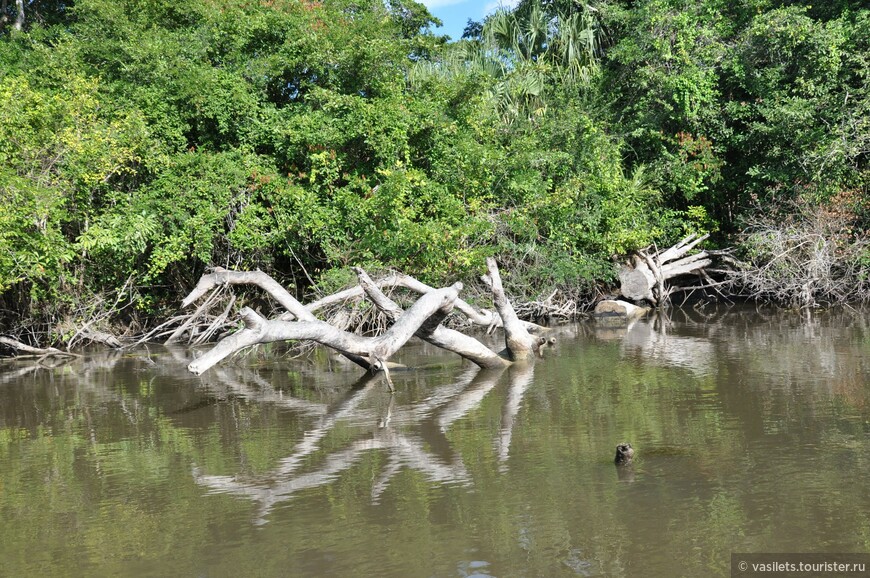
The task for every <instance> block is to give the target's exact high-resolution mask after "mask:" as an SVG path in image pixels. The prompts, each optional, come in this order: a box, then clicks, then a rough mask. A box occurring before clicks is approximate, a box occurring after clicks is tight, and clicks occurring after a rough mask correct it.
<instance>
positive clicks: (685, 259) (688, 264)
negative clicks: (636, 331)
mask: <svg viewBox="0 0 870 578" xmlns="http://www.w3.org/2000/svg"><path fill="white" fill-rule="evenodd" d="M707 237H709V235H703V236H701V237H698V236H697V235H694V234H692V235H689V236H688V237H686V238H685V239H683V240H682V241H680V242H679V243H677V244H676V245H674V246H673V247H670V248H668V249H665V250H664V251H659V250H655V249H654V248H653V250H650V249H645V250H641V251H637V252H636V253H635V254H634V255H632V257H631V260H630V262H629V263H627V264H626V265H625V266H623V267H622V269H621V270H620V272H619V282H620V293H621V294H622V296H623V297H625V298H627V299H629V300H631V301H636V302H639V301H648V302H650V303H652V304H653V305H656V306H659V305H664V304H665V303H667V301H668V299H669V297H670V295H671V293H673V292H674V291H689V290H694V289H705V288H714V287H716V286H718V285H721V283H717V282H716V281H714V280H713V279H712V278H711V277H710V276H709V274H708V271H709V269H708V268H709V267H710V265H712V263H713V258H714V257H716V256H726V255H727V251H698V252H697V253H691V251H692V250H693V249H695V248H696V247H697V246H698V245H700V244H701V243H702V242H704V241H705V240H706V239H707ZM687 275H695V276H697V277H698V278H699V279H700V282H699V284H698V285H695V286H691V287H688V286H677V285H675V284H673V283H670V281H671V280H673V279H676V278H677V277H685V276H687Z"/></svg>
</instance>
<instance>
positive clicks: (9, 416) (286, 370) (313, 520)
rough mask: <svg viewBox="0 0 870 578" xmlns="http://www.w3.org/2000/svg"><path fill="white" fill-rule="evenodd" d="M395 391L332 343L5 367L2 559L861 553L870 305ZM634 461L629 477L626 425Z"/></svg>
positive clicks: (641, 340)
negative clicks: (622, 468)
mask: <svg viewBox="0 0 870 578" xmlns="http://www.w3.org/2000/svg"><path fill="white" fill-rule="evenodd" d="M556 334H557V337H558V340H559V341H558V344H557V346H556V348H555V349H554V350H552V351H549V352H548V353H547V357H546V358H545V359H543V360H540V361H538V362H536V363H535V364H534V365H532V366H529V367H525V368H511V369H509V370H507V371H504V372H501V373H486V372H480V371H477V370H476V369H475V368H473V367H472V366H469V365H467V364H465V363H462V362H460V361H459V360H457V359H456V358H454V357H451V356H449V355H444V354H441V353H439V352H437V351H434V350H432V349H431V348H429V347H427V346H423V345H420V344H415V345H413V346H411V347H409V348H408V350H407V351H406V352H405V353H404V354H403V359H402V361H405V362H407V363H410V364H414V365H417V366H424V367H423V368H422V369H419V370H416V371H412V372H404V373H403V372H395V373H394V374H393V380H394V382H395V385H396V388H397V392H396V393H395V394H394V395H392V396H391V395H390V394H389V392H388V391H387V390H386V387H385V386H384V384H383V383H382V382H381V381H379V380H378V379H368V380H367V379H365V376H362V375H361V372H360V371H359V370H357V369H354V368H346V367H345V366H344V365H343V364H342V363H340V362H339V361H337V360H334V359H331V358H330V357H329V355H328V354H327V353H326V352H323V351H318V352H316V353H315V354H314V355H313V356H312V357H311V358H309V359H307V360H305V361H293V360H289V359H287V358H286V357H284V356H281V355H277V354H276V352H274V351H261V352H255V353H253V354H250V355H247V356H244V357H239V358H236V359H235V360H234V361H233V362H232V363H224V364H222V365H221V366H219V367H218V368H216V369H215V370H212V371H210V372H208V373H207V374H206V375H204V376H202V377H195V376H193V375H191V374H189V373H187V372H186V371H185V369H184V366H185V364H186V363H187V362H188V361H189V360H190V356H191V355H192V353H191V351H190V350H188V349H185V348H180V349H166V348H164V347H162V346H152V347H150V348H148V349H146V348H142V349H136V350H134V351H128V352H125V353H123V354H118V353H114V352H94V353H89V354H87V355H86V356H85V357H83V358H82V359H77V360H74V361H72V362H70V363H68V364H65V365H61V366H58V367H55V368H51V369H49V368H33V367H32V366H28V365H26V364H22V363H18V362H10V361H6V362H3V363H2V364H0V576H16V577H17V576H232V577H240V576H324V575H334V576H559V575H565V576H727V575H728V574H729V564H730V553H731V552H870V475H868V473H870V453H868V449H870V403H868V402H870V357H868V354H870V317H868V315H866V314H863V313H856V312H819V313H812V314H803V315H802V314H796V313H787V312H773V311H759V310H756V309H740V308H732V309H727V310H726V309H724V308H723V309H720V310H712V311H703V312H699V311H688V312H673V313H672V314H671V317H670V318H669V319H662V318H657V319H650V320H644V321H640V322H638V323H636V324H634V325H633V326H631V327H630V328H615V329H603V328H600V327H597V326H595V325H594V324H592V323H582V324H577V325H571V326H568V327H562V328H559V329H558V330H557V331H556ZM622 441H630V442H631V443H632V444H633V446H634V448H635V449H636V450H637V453H636V457H635V460H634V464H633V465H632V466H631V470H630V471H627V472H618V471H617V469H616V467H615V466H614V464H613V454H614V448H615V446H616V444H617V443H619V442H622Z"/></svg>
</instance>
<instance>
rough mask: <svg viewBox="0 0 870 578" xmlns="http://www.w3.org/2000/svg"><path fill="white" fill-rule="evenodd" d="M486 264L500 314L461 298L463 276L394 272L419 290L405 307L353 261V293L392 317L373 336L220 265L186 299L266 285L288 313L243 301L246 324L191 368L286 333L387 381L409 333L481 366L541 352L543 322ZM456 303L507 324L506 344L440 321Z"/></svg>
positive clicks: (264, 278)
mask: <svg viewBox="0 0 870 578" xmlns="http://www.w3.org/2000/svg"><path fill="white" fill-rule="evenodd" d="M486 265H487V274H486V275H485V276H484V278H483V279H484V282H485V283H486V284H487V285H488V286H489V288H490V290H491V291H492V295H493V302H494V304H495V308H496V311H497V314H493V313H490V312H479V311H476V310H474V309H473V308H472V307H470V306H469V305H468V304H467V303H465V302H464V301H462V300H461V299H459V292H460V291H461V290H462V284H461V283H456V284H454V285H452V286H450V287H445V288H442V289H433V288H431V287H428V286H426V285H424V284H423V283H420V282H419V281H417V280H416V279H413V278H410V277H407V276H404V275H403V276H397V278H398V279H400V282H399V283H397V284H401V285H402V286H404V287H407V288H410V289H411V290H413V291H416V292H418V293H420V294H421V296H420V297H419V298H418V299H417V301H416V302H415V303H414V304H413V305H412V306H411V307H409V308H408V309H407V310H403V309H402V308H401V307H400V306H399V305H398V304H396V303H395V302H393V301H392V300H391V299H390V298H388V297H387V296H386V295H385V294H384V293H383V292H382V291H381V289H380V286H379V285H381V284H379V283H376V282H374V281H373V280H372V279H370V278H369V276H368V275H367V274H366V272H365V271H363V270H362V269H359V268H357V269H355V271H356V273H357V276H358V279H359V287H358V291H356V294H357V295H360V294H365V295H366V296H367V297H368V299H369V300H370V301H371V302H372V303H373V304H374V305H375V307H377V308H378V309H379V310H380V311H381V312H383V313H384V314H385V316H386V317H387V318H388V319H389V320H390V321H391V322H392V325H391V327H390V328H389V329H388V330H387V331H386V332H384V333H382V334H381V335H377V336H375V337H364V336H360V335H356V334H353V333H349V332H347V331H344V330H342V329H339V328H337V327H334V326H332V325H330V324H329V323H326V322H325V321H321V320H320V319H317V318H316V317H315V316H314V313H313V312H312V309H314V308H315V307H312V306H313V305H315V304H311V305H309V306H304V305H302V304H301V303H300V302H299V301H297V300H296V299H295V298H294V297H293V296H292V295H290V293H289V292H288V291H287V290H286V289H285V288H284V287H282V286H281V285H280V284H279V283H277V282H276V281H275V280H274V279H272V278H271V277H269V276H268V275H267V274H265V273H263V272H262V271H228V270H226V269H216V270H215V271H214V272H213V273H209V274H207V275H203V276H202V278H201V279H200V280H199V283H197V286H196V287H195V288H194V290H193V291H192V292H191V293H190V294H189V295H188V296H187V297H186V298H185V299H184V301H183V305H184V306H188V305H190V304H192V303H193V302H194V301H196V300H198V299H199V298H200V297H203V296H204V295H206V294H207V293H209V292H211V291H212V290H214V289H215V288H219V287H222V286H224V285H239V284H247V285H256V286H258V287H260V288H261V289H263V290H264V291H265V292H266V293H268V294H269V295H270V296H271V297H272V298H273V299H275V301H277V302H278V303H279V304H280V305H281V306H282V307H283V308H284V309H285V310H286V313H284V314H283V315H280V316H278V317H276V318H273V319H266V318H264V317H262V316H261V315H260V314H258V313H257V312H255V311H253V310H252V309H250V308H248V307H245V308H243V309H242V310H241V311H240V315H241V318H242V320H243V321H244V324H245V327H244V329H241V330H240V331H238V332H236V333H234V334H232V335H229V336H227V337H224V338H223V339H221V340H220V341H218V342H217V344H215V346H214V347H212V349H210V350H209V351H207V352H206V353H205V354H204V355H203V356H201V357H200V358H198V359H196V360H195V361H193V362H192V363H191V364H190V365H189V366H188V369H189V370H190V371H191V372H193V373H195V374H197V375H199V374H201V373H203V372H205V371H207V370H208V369H209V368H211V367H212V366H214V365H215V364H216V363H218V362H220V361H221V360H223V359H225V358H226V357H228V356H230V355H232V354H234V353H236V352H237V351H240V350H242V349H245V348H247V347H250V346H252V345H255V344H258V343H270V342H274V341H289V340H307V341H312V342H316V343H319V344H321V345H325V346H327V347H330V348H332V349H334V350H335V351H337V352H339V353H341V354H342V355H344V356H345V357H347V358H348V359H350V360H351V361H353V362H354V363H356V364H357V365H359V366H360V367H363V368H365V369H368V370H372V371H383V372H384V373H385V374H386V376H387V380H388V382H389V368H390V366H391V363H390V362H389V359H390V357H392V356H393V355H394V354H395V353H396V352H397V351H398V350H399V349H400V348H401V347H402V346H403V345H404V344H405V343H406V342H407V341H408V340H409V339H410V338H411V337H412V336H417V337H419V338H421V339H423V340H425V341H428V342H429V343H432V344H433V345H436V346H438V347H441V348H442V349H446V350H448V351H451V352H454V353H457V354H458V355H460V356H462V357H464V358H465V359H469V360H471V361H472V362H474V363H476V364H477V365H479V366H480V367H484V368H498V367H506V366H507V365H510V364H511V363H513V362H515V361H519V360H523V359H529V358H533V357H534V356H536V355H541V351H542V348H543V347H545V346H546V345H548V344H550V343H551V341H550V340H548V339H546V338H544V337H541V336H539V335H534V334H533V332H536V333H537V332H539V331H541V330H543V328H542V327H540V326H537V325H535V324H532V323H528V322H525V321H522V320H520V319H519V318H518V317H517V315H516V312H515V311H514V309H513V306H512V305H511V303H510V301H509V300H508V299H507V297H506V296H505V293H504V289H503V287H502V283H501V277H500V275H499V270H498V266H497V265H496V262H495V259H492V258H490V259H487V262H486ZM354 292H355V291H354V290H346V291H342V292H341V293H339V294H336V295H335V296H330V297H326V298H324V299H321V300H319V301H318V302H316V303H323V302H327V301H334V300H335V299H340V298H347V297H349V296H350V294H351V293H354ZM339 296H340V297H339ZM454 309H458V310H461V311H462V312H463V313H465V314H466V315H467V316H468V317H469V319H471V320H472V321H474V322H475V323H478V324H482V325H487V326H489V327H490V328H492V327H497V326H501V327H503V329H504V333H505V349H504V350H503V351H501V352H498V353H496V352H494V351H491V350H490V349H489V348H488V347H486V346H485V345H484V344H483V343H481V342H480V341H478V340H477V339H475V338H474V337H471V336H468V335H465V334H463V333H460V332H458V331H455V330H452V329H448V328H446V327H444V326H442V325H441V323H442V321H444V319H445V318H446V317H447V316H448V315H449V314H450V313H451V312H452V311H453V310H454Z"/></svg>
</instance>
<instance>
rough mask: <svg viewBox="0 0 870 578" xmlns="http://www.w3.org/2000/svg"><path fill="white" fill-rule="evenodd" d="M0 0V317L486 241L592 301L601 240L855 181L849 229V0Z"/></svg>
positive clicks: (425, 263)
mask: <svg viewBox="0 0 870 578" xmlns="http://www.w3.org/2000/svg"><path fill="white" fill-rule="evenodd" d="M4 6H6V12H5V13H4V14H2V15H0V16H2V19H0V99H2V102H3V106H2V107H0V195H2V201H3V202H2V203H0V308H2V309H3V311H4V313H3V315H4V317H5V318H7V320H9V322H10V323H15V324H17V325H20V324H22V323H24V322H25V321H27V320H31V321H50V322H51V323H52V324H56V323H58V322H59V321H60V320H63V319H69V318H70V317H75V315H77V312H78V311H80V310H81V309H82V305H83V304H84V303H87V302H94V301H95V300H101V299H102V300H105V299H107V298H108V299H109V300H110V301H111V300H112V298H113V297H111V296H113V295H114V296H115V297H117V294H118V291H119V290H120V289H121V288H122V287H123V288H125V293H124V296H123V301H124V303H125V304H127V305H129V307H127V308H126V309H125V315H126V316H127V317H126V318H125V319H119V321H127V322H129V321H131V320H132V319H133V318H135V317H141V316H146V317H147V316H148V315H153V314H155V313H158V312H161V310H162V309H161V308H163V307H166V306H170V307H174V306H175V304H177V302H178V300H179V296H180V295H181V294H183V293H184V292H186V291H187V290H188V289H189V287H190V285H191V283H193V282H194V280H195V279H196V278H197V277H198V276H199V275H200V274H201V273H202V272H203V271H205V269H206V268H207V267H210V266H217V265H221V266H227V267H245V268H253V267H259V268H261V269H264V270H267V271H269V272H270V273H272V274H273V275H276V276H277V277H279V278H281V279H282V280H284V281H287V282H288V284H292V285H293V286H294V287H295V290H296V291H297V292H300V293H301V292H304V291H308V290H310V289H311V288H312V286H316V285H317V284H318V283H323V282H327V281H328V280H329V279H334V278H336V277H340V275H338V276H337V275H336V272H337V271H340V270H341V269H342V268H343V267H346V266H348V265H351V264H354V265H357V264H359V265H364V266H368V267H381V266H385V267H400V268H402V269H404V270H406V271H408V272H410V273H414V274H416V275H419V276H421V277H422V278H423V279H425V280H427V281H429V282H432V283H441V282H444V281H445V280H448V279H450V280H453V279H457V278H465V277H469V278H470V277H473V276H474V275H476V274H477V273H478V271H479V268H480V264H481V263H482V259H483V258H484V257H485V256H487V255H492V254H498V255H499V256H500V257H501V258H502V259H503V260H504V261H505V263H506V264H508V265H509V267H508V270H509V271H511V274H510V276H509V278H508V279H507V281H508V283H509V284H510V285H511V287H510V289H511V290H512V291H514V292H516V293H518V294H519V296H525V297H535V296H537V295H538V294H540V293H542V292H549V291H551V290H552V289H553V288H554V287H562V288H563V289H570V290H572V291H573V292H574V295H576V296H582V295H583V294H585V292H586V291H589V290H590V289H592V288H594V287H596V286H600V285H601V284H606V283H608V282H609V281H611V280H612V276H613V258H614V257H618V256H620V255H623V254H625V253H627V252H629V251H631V250H633V249H636V248H639V247H642V246H645V245H647V244H649V243H652V242H656V243H660V244H665V243H668V242H670V241H672V240H674V239H676V237H678V236H679V235H682V234H685V233H686V232H687V231H701V230H703V231H712V232H718V234H719V235H720V241H721V242H728V241H729V236H730V235H731V234H732V233H733V232H735V231H737V230H738V229H739V228H740V227H741V223H742V222H743V219H744V218H746V217H751V216H752V215H753V214H756V213H757V212H758V211H759V210H762V211H766V210H769V207H770V206H774V205H776V206H783V207H788V206H790V205H789V203H790V202H792V201H794V200H797V199H801V200H804V201H807V202H810V203H813V204H824V203H826V202H827V201H828V199H831V198H834V197H836V198H840V199H842V198H844V195H843V194H841V193H845V192H848V195H845V196H846V197H848V198H850V199H854V200H855V202H854V203H853V205H852V206H849V207H845V208H844V210H847V211H851V212H852V213H853V216H854V218H852V219H850V220H849V222H850V223H851V225H850V226H851V227H853V229H854V233H855V234H856V235H859V236H860V235H863V234H864V231H865V229H866V226H867V213H866V206H867V204H866V198H867V194H866V193H867V186H868V152H870V124H868V120H867V119H868V118H870V114H868V113H870V110H868V108H870V96H868V82H870V80H868V73H867V71H868V70H870V66H868V54H870V46H868V40H867V39H868V38H870V11H868V10H867V9H866V8H863V6H862V4H861V3H859V2H850V1H848V0H843V1H842V2H838V3H835V4H830V5H828V4H826V5H825V6H822V7H819V6H810V5H809V4H804V3H802V2H779V1H774V0H747V1H745V2H741V3H731V2H721V1H719V0H704V1H702V2H685V1H680V0H644V1H640V2H627V1H622V0H607V1H600V2H596V3H592V4H589V5H579V4H575V3H573V2H567V1H546V0H527V1H524V2H521V3H520V4H519V6H518V7H517V8H516V9H514V10H513V11H507V10H500V11H497V12H495V13H494V14H492V15H491V16H490V17H489V18H488V19H487V20H486V21H485V22H483V23H479V24H478V25H471V26H469V28H468V34H467V38H465V39H462V40H459V41H455V42H454V41H449V40H448V39H447V38H443V37H438V36H436V35H434V34H433V33H432V32H431V30H432V29H431V25H432V24H433V23H434V22H435V20H434V18H433V17H432V16H431V14H430V13H429V12H428V11H427V10H426V8H425V7H424V6H422V5H421V4H419V3H417V2H414V1H413V0H395V1H392V0H391V1H389V2H386V3H385V2H383V1H381V0H324V1H322V2H317V1H314V0H273V1H270V2H259V3H235V2H221V1H217V2H216V1H213V0H176V1H173V2H168V1H163V0H159V1H152V2H144V3H143V2H139V1H137V0H118V1H115V0H113V1H109V0H78V1H76V2H74V3H73V2H61V1H50V0H38V1H36V0H32V1H30V2H24V3H23V6H24V10H25V13H24V14H25V18H24V19H23V20H22V19H21V18H20V13H19V11H18V8H17V6H18V4H17V3H16V4H12V3H8V4H4ZM19 23H20V26H19ZM472 24H474V23H472ZM19 28H20V30H19ZM759 207H761V209H760V208H759ZM841 208H842V207H841ZM50 326H53V325H50Z"/></svg>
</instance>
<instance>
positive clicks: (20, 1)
mask: <svg viewBox="0 0 870 578" xmlns="http://www.w3.org/2000/svg"><path fill="white" fill-rule="evenodd" d="M15 5H16V6H17V7H18V14H16V16H15V24H13V25H12V27H13V28H14V29H15V30H19V31H20V30H22V29H23V28H24V0H15Z"/></svg>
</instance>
